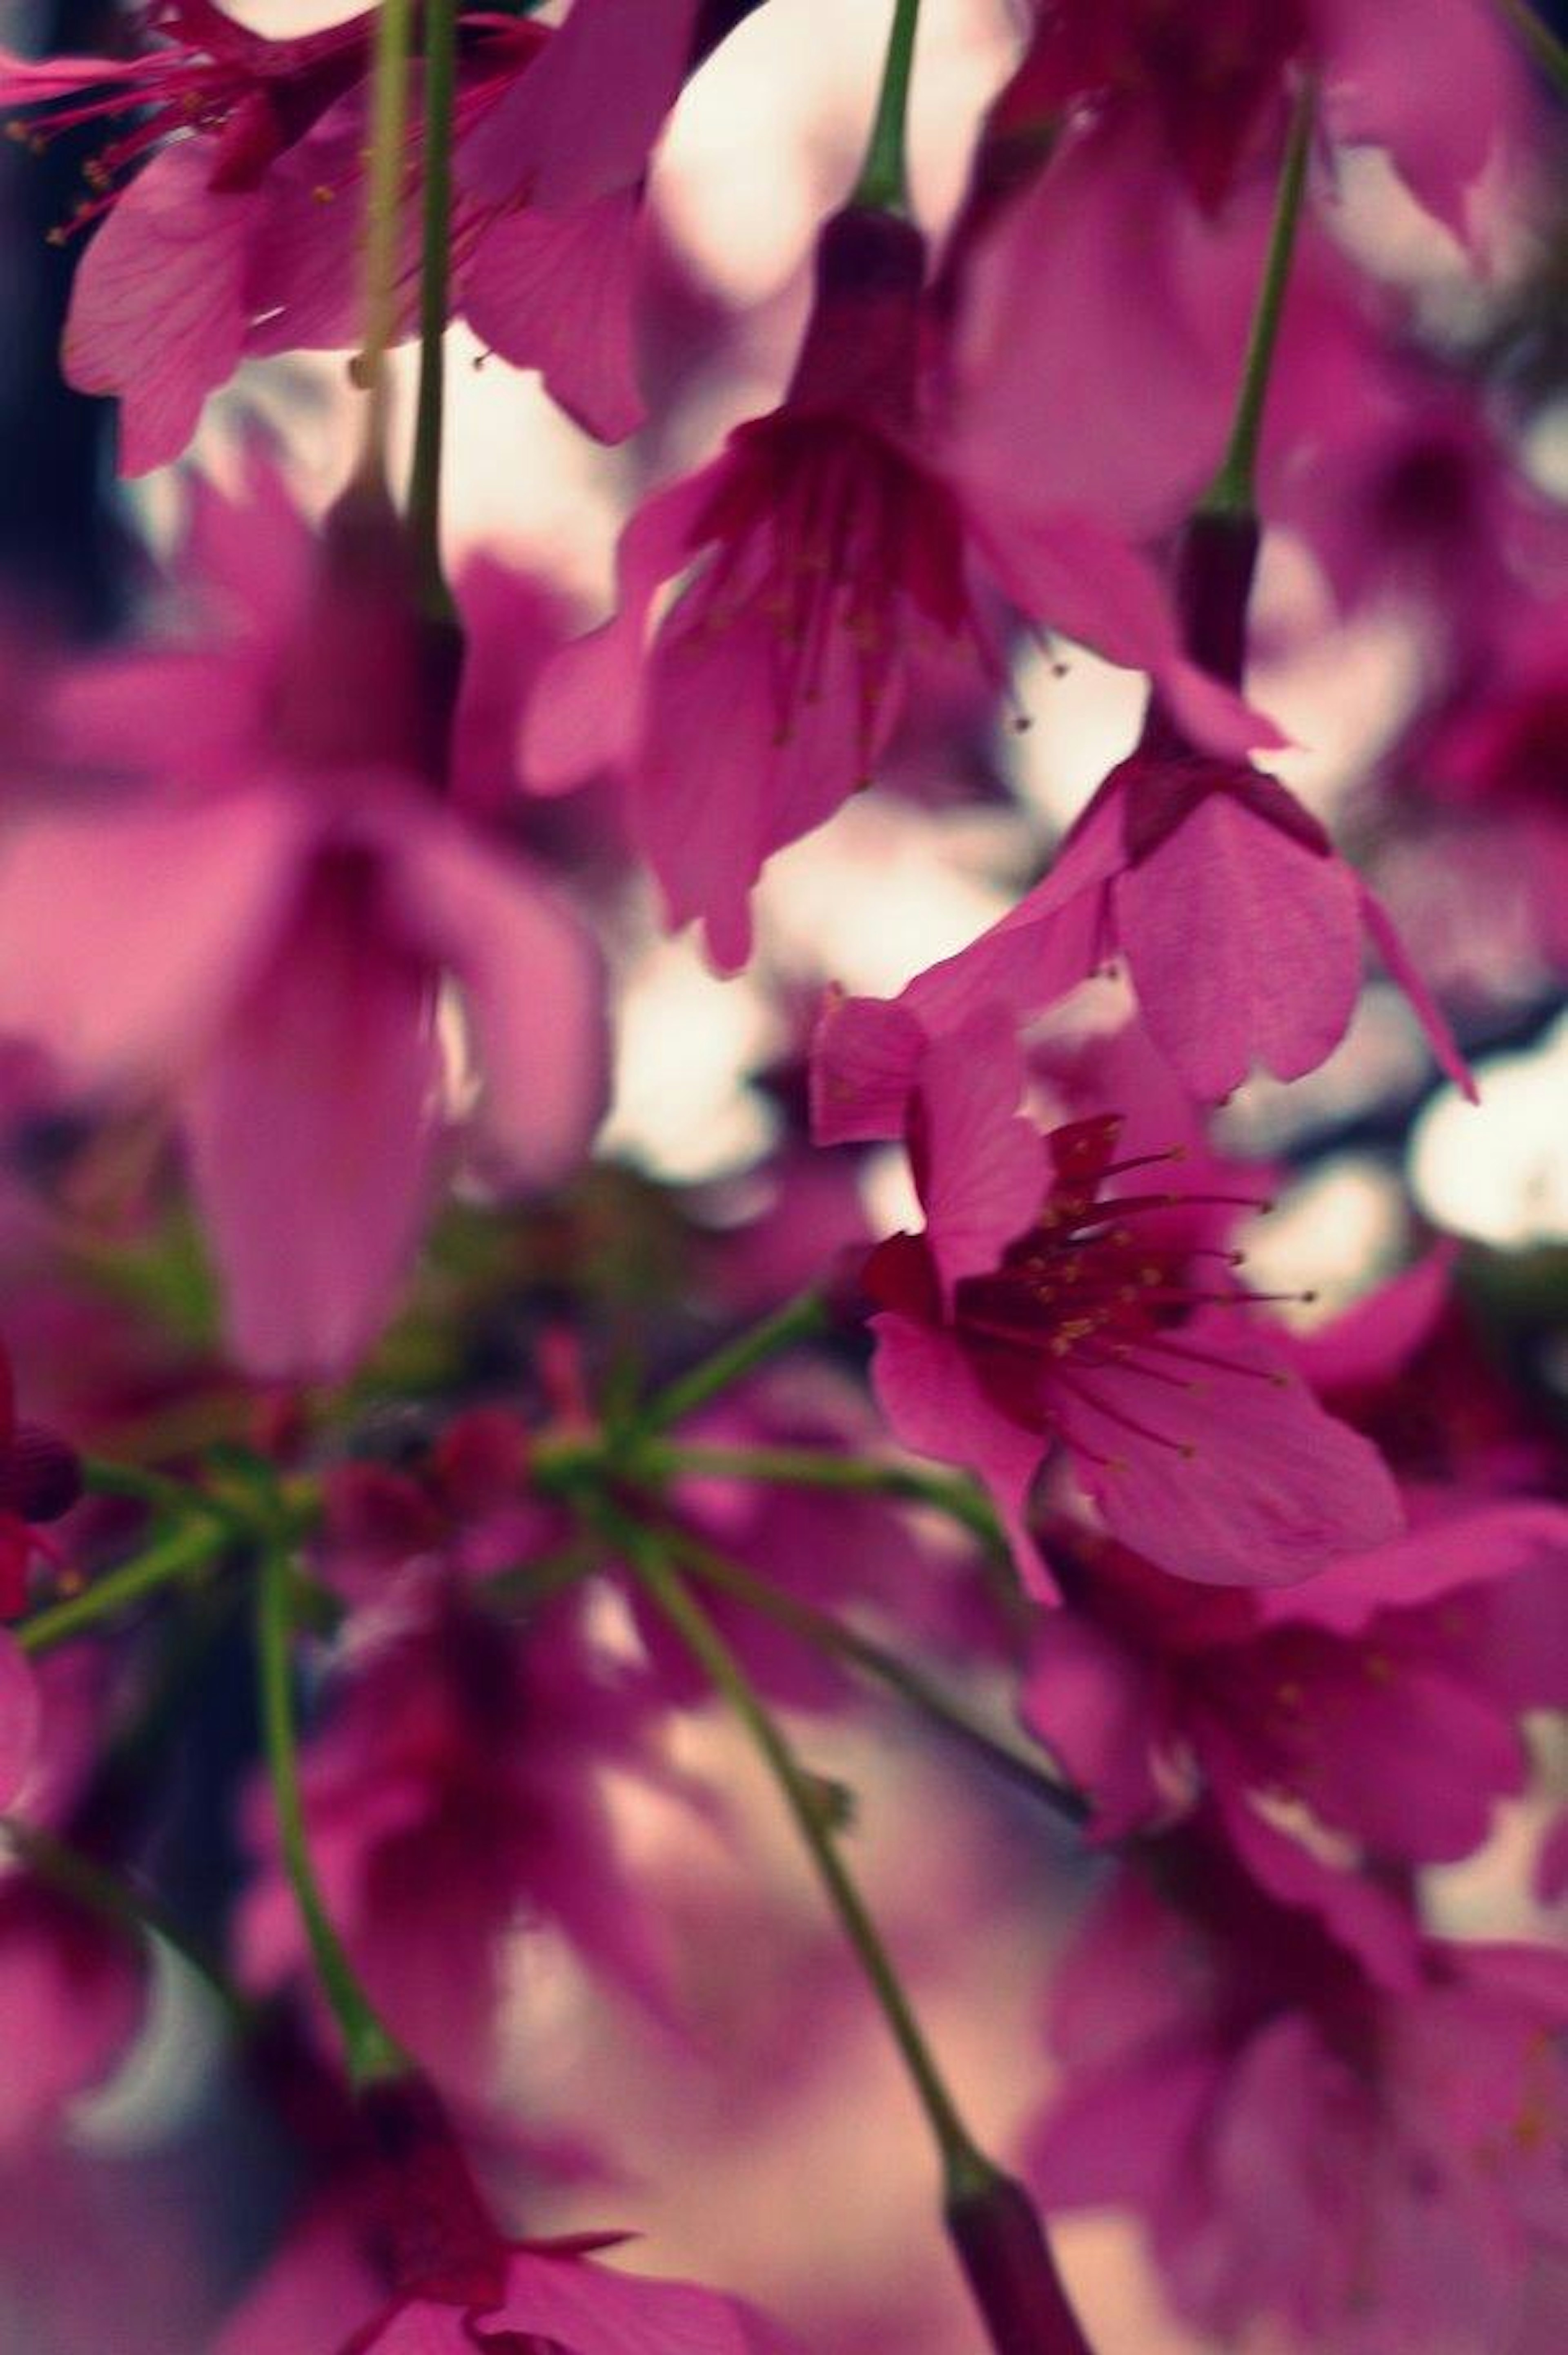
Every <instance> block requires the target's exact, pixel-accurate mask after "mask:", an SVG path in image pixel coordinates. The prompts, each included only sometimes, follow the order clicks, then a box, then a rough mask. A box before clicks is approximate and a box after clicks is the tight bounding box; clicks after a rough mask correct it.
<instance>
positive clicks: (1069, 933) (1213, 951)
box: [898, 741, 1475, 1103]
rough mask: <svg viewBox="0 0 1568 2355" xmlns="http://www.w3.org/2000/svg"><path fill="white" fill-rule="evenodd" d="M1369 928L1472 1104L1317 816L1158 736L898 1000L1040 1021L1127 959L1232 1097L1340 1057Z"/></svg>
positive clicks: (1419, 990) (1263, 782) (1163, 1031)
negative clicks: (1261, 1078)
mask: <svg viewBox="0 0 1568 2355" xmlns="http://www.w3.org/2000/svg"><path fill="white" fill-rule="evenodd" d="M1363 935H1364V936H1365V938H1366V940H1368V941H1370V943H1372V946H1373V947H1374V948H1375V949H1376V951H1377V952H1378V954H1380V956H1381V957H1382V959H1383V962H1384V963H1385V964H1387V965H1388V966H1389V967H1390V969H1391V970H1392V972H1393V975H1394V976H1395V978H1396V979H1397V980H1398V981H1399V983H1400V985H1401V986H1402V987H1403V988H1404V992H1405V995H1406V996H1408V998H1409V999H1410V1001H1411V1003H1412V1005H1413V1006H1414V1009H1415V1011H1416V1014H1417V1015H1418V1017H1419V1018H1420V1020H1421V1022H1422V1025H1423V1027H1424V1028H1425V1032H1426V1036H1427V1038H1428V1039H1429V1041H1430V1043H1431V1046H1432V1050H1433V1052H1434V1054H1435V1056H1436V1059H1437V1060H1438V1062H1439V1063H1440V1064H1441V1066H1442V1068H1443V1070H1444V1071H1446V1073H1447V1074H1448V1076H1449V1077H1450V1078H1451V1079H1452V1080H1453V1081H1454V1082H1455V1083H1456V1084H1457V1086H1459V1087H1461V1088H1462V1089H1463V1090H1464V1092H1465V1093H1466V1094H1467V1095H1468V1096H1471V1097H1472V1098H1473V1096H1474V1093H1475V1084H1474V1082H1473V1081H1472V1080H1471V1078H1470V1075H1469V1072H1468V1070H1467V1067H1466V1064H1465V1062H1464V1060H1463V1058H1462V1057H1461V1055H1460V1053H1459V1050H1458V1048H1457V1046H1456V1044H1455V1042H1454V1039H1453V1036H1452V1033H1451V1032H1450V1030H1449V1028H1448V1026H1447V1023H1446V1020H1445V1019H1444V1017H1443V1015H1442V1013H1441V1012H1440V1010H1439V1009H1438V1007H1437V1006H1436V1002H1435V1001H1434V999H1433V998H1432V997H1431V996H1430V994H1429V992H1428V991H1427V989H1426V987H1425V984H1424V983H1423V981H1422V980H1421V978H1420V976H1419V975H1418V974H1417V973H1416V971H1415V969H1414V965H1413V964H1411V962H1410V959H1409V957H1408V955H1407V954H1406V952H1405V949H1404V943H1403V942H1402V941H1401V939H1400V937H1399V934H1398V932H1396V931H1395V929H1394V925H1393V919H1392V918H1391V917H1390V915H1389V914H1388V911H1387V910H1386V909H1385V908H1384V907H1383V903H1382V901H1381V900H1379V899H1378V898H1377V897H1376V895H1375V893H1373V891H1372V889H1371V887H1370V885H1368V884H1367V883H1366V882H1365V881H1363V880H1362V879H1361V877H1359V876H1358V875H1357V874H1356V873H1355V872H1354V870H1353V869H1352V868H1351V867H1350V866H1349V865H1347V863H1346V862H1345V861H1344V860H1343V859H1342V858H1340V857H1339V855H1338V854H1337V852H1336V851H1335V850H1334V847H1333V845H1332V844H1331V842H1330V839H1329V837H1328V836H1327V834H1326V833H1325V832H1324V830H1323V828H1322V826H1320V825H1319V822H1318V820H1317V819H1316V818H1314V817H1313V816H1312V815H1310V813H1309V812H1308V810H1306V809H1305V808H1303V806H1302V805H1301V804H1300V803H1299V802H1298V801H1297V799H1296V798H1295V796H1294V794H1291V793H1289V792H1288V791H1287V788H1286V787H1285V786H1284V785H1282V784H1280V783H1279V782H1278V781H1277V779H1276V778H1274V777H1271V776H1269V775H1267V774H1266V773H1265V772H1264V771H1262V770H1259V769H1255V768H1253V767H1250V766H1248V765H1247V764H1245V763H1244V762H1233V761H1222V760H1219V759H1216V758H1213V757H1211V756H1209V755H1207V754H1202V753H1195V752H1193V751H1191V750H1190V749H1188V748H1184V747H1182V748H1173V747H1171V745H1169V744H1168V743H1163V742H1159V741H1156V742H1155V743H1154V744H1147V743H1146V745H1145V746H1144V747H1142V748H1140V749H1139V751H1135V752H1134V753H1132V754H1131V755H1130V756H1129V757H1128V759H1127V760H1126V761H1124V762H1121V764H1120V765H1119V766H1118V768H1115V769H1113V770H1112V771H1111V773H1110V775H1109V776H1108V777H1107V779H1106V781H1105V783H1103V784H1102V785H1101V787H1100V789H1099V791H1098V793H1097V794H1096V796H1095V798H1094V800H1093V801H1092V802H1091V803H1090V805H1089V806H1088V808H1087V809H1086V811H1085V812H1084V814H1083V815H1082V816H1081V817H1080V818H1079V819H1078V821H1077V823H1076V825H1075V826H1074V827H1073V829H1072V831H1071V833H1070V834H1069V835H1068V837H1067V838H1066V840H1065V843H1064V844H1063V846H1062V847H1061V849H1060V850H1059V852H1058V853H1057V855H1056V858H1055V859H1054V863H1053V864H1052V866H1051V867H1050V868H1049V869H1048V870H1047V872H1046V874H1045V875H1044V877H1043V879H1041V881H1040V882H1039V883H1037V884H1036V885H1035V886H1034V888H1033V890H1031V891H1029V892H1026V893H1025V895H1024V897H1023V898H1022V900H1019V902H1018V903H1017V905H1016V906H1015V907H1014V908H1012V910H1011V911H1009V912H1008V914H1007V915H1005V916H1003V917H1001V919H1000V920H999V921H998V922H997V923H995V924H994V925H993V926H992V927H991V930H990V931H989V932H983V933H981V935H980V938H979V939H978V940H977V941H975V942H974V943H971V945H970V946H969V948H967V949H960V950H959V952H958V954H956V955H954V956H951V957H948V958H947V959H945V960H944V962H943V963H942V964H938V965H934V966H932V967H931V968H930V969H929V970H928V971H927V972H926V973H924V974H921V975H917V976H916V979H915V980H914V981H912V982H911V983H910V984H909V985H908V986H907V987H906V989H905V990H904V991H903V993H902V994H901V996H900V998H899V1000H898V1003H899V1004H900V1005H901V1006H904V1007H907V1008H908V1010H909V1011H910V1012H911V1013H912V1014H913V1015H915V1016H916V1017H917V1018H918V1019H919V1020H920V1021H921V1022H922V1023H924V1024H925V1025H926V1027H927V1028H929V1029H933V1030H945V1029H947V1028H950V1026H952V1025H953V1024H954V1023H956V1022H958V1021H961V1020H962V1019H963V1018H964V1017H965V1016H966V1014H967V1013H968V1012H969V1010H970V1009H971V1008H973V1007H977V1006H979V1005H981V1004H983V1003H985V1002H987V1001H989V1000H994V999H1005V1000H1006V1001H1007V1002H1008V1003H1009V1004H1011V1005H1012V1007H1015V1009H1016V1010H1017V1011H1018V1013H1019V1014H1020V1015H1021V1016H1024V1015H1027V1014H1031V1013H1033V1012H1036V1011H1040V1010H1043V1009H1044V1008H1046V1007H1051V1006H1053V1005H1054V1004H1055V1003H1056V1002H1057V1001H1058V1000H1059V999H1060V998H1062V997H1065V996H1067V995H1068V993H1069V992H1070V991H1072V990H1073V989H1075V987H1076V986H1078V985H1079V983H1081V982H1083V981H1086V980H1087V979H1088V978H1089V977H1090V976H1091V975H1094V974H1096V973H1097V972H1100V971H1103V970H1104V968H1105V967H1106V965H1107V964H1108V963H1110V962H1111V961H1113V960H1116V959H1118V958H1119V959H1120V960H1122V961H1123V962H1124V963H1125V965H1126V968H1127V972H1128V978H1129V979H1130V981H1131V983H1132V986H1133V988H1134V990H1135V992H1136V994H1137V1000H1138V1007H1139V1013H1140V1015H1141V1016H1142V1018H1143V1020H1144V1022H1145V1024H1146V1025H1147V1027H1148V1028H1149V1031H1150V1035H1151V1036H1152V1038H1153V1039H1154V1040H1155V1042H1156V1044H1157V1045H1158V1046H1159V1047H1160V1049H1161V1050H1162V1051H1163V1053H1164V1054H1165V1055H1166V1056H1168V1057H1169V1059H1170V1060H1171V1063H1172V1064H1173V1065H1174V1067H1175V1069H1176V1071H1178V1072H1179V1073H1180V1074H1181V1078H1182V1080H1183V1081H1184V1082H1185V1083H1186V1085H1187V1086H1188V1087H1190V1088H1191V1089H1192V1092H1193V1093H1194V1095H1196V1096H1198V1097H1199V1098H1200V1099H1201V1100H1202V1101H1204V1102H1208V1103H1219V1102H1222V1101H1223V1100H1224V1098H1225V1097H1226V1096H1228V1095H1230V1094H1231V1093H1232V1092H1233V1091H1234V1089H1236V1088H1237V1087H1239V1086H1240V1084H1241V1082H1243V1081H1244V1080H1245V1078H1246V1077H1247V1076H1248V1074H1249V1072H1251V1071H1253V1070H1254V1069H1255V1067H1259V1066H1261V1067H1262V1068H1263V1069H1264V1070H1266V1071H1271V1072H1273V1073H1274V1075H1275V1077H1276V1078H1277V1079H1282V1080H1292V1079H1299V1078H1301V1077H1302V1076H1303V1074H1304V1073H1306V1072H1308V1071H1314V1070H1316V1068H1317V1067H1318V1065H1319V1063H1321V1062H1322V1061H1323V1060H1325V1059H1326V1057H1327V1056H1329V1055H1330V1054H1331V1053H1332V1051H1333V1050H1334V1048H1335V1047H1336V1046H1337V1045H1338V1044H1339V1042H1340V1039H1342V1038H1343V1036H1344V1034H1345V1031H1346V1029H1347V1028H1348V1027H1349V1024H1350V1018H1351V1012H1352V1011H1353V1009H1354V1007H1355V1003H1356V999H1357V997H1358V996H1359V994H1360V989H1361V964H1362V954H1363V947H1362V943H1363Z"/></svg>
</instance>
